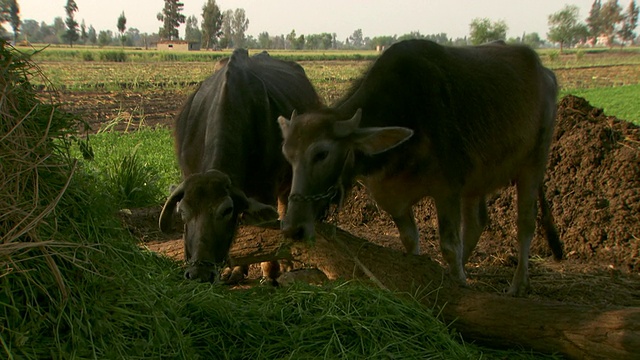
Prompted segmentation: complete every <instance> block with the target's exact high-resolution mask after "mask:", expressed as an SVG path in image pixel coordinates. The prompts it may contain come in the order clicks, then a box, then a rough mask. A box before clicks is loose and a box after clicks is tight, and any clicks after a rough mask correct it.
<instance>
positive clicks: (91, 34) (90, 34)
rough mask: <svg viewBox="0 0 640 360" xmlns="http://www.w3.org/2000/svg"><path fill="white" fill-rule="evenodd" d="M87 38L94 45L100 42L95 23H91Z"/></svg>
mask: <svg viewBox="0 0 640 360" xmlns="http://www.w3.org/2000/svg"><path fill="white" fill-rule="evenodd" d="M87 38H88V40H89V42H90V43H91V44H92V45H95V44H96V43H97V42H98V35H97V34H96V29H95V28H94V27H93V25H89V30H88V31H87Z"/></svg>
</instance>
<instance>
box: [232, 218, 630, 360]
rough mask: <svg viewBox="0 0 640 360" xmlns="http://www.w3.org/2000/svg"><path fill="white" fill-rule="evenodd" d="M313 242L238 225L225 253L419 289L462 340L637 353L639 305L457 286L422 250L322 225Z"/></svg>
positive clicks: (595, 355) (607, 355)
mask: <svg viewBox="0 0 640 360" xmlns="http://www.w3.org/2000/svg"><path fill="white" fill-rule="evenodd" d="M316 230H317V238H316V241H315V243H314V244H308V243H302V242H299V243H292V242H290V241H287V240H285V239H283V237H282V235H281V233H280V231H279V230H277V228H272V229H265V228H255V227H243V228H241V229H240V230H239V233H238V237H237V240H236V245H234V247H233V248H232V251H231V257H232V258H233V259H234V263H235V264H238V265H242V264H249V263H255V262H257V261H268V260H275V259H290V260H296V261H301V262H303V263H306V264H312V265H313V266H316V267H317V268H318V269H320V270H322V271H323V272H324V273H325V274H326V275H327V276H328V277H329V278H330V279H337V278H342V279H354V278H360V279H370V280H372V281H373V282H374V283H377V284H378V286H381V287H383V288H388V289H391V290H395V291H404V292H414V291H415V290H416V289H421V294H422V297H421V301H423V302H424V304H425V305H426V306H430V307H436V308H439V309H441V314H442V316H443V318H444V320H445V321H447V322H453V327H454V328H456V329H457V330H458V331H459V332H460V333H461V334H462V335H463V337H464V338H465V340H466V341H471V340H473V341H476V342H479V343H482V344H485V345H488V346H492V347H497V348H504V347H516V346H521V347H524V348H529V349H532V350H535V351H539V352H544V353H561V354H563V355H565V356H567V357H569V358H574V359H638V356H639V354H640V308H615V309H596V308H593V307H589V306H584V305H576V304H567V303H561V302H540V301H533V300H529V299H527V298H513V297H509V296H506V295H501V294H489V293H482V292H478V291H474V290H471V289H467V288H462V287H459V286H456V285H454V284H452V283H451V282H450V280H449V278H448V276H447V275H446V274H445V271H444V269H443V268H442V267H441V266H440V265H439V264H438V263H436V262H435V261H433V260H431V259H430V258H428V257H426V256H414V255H404V254H402V253H400V252H398V251H395V250H392V249H388V248H384V247H381V246H378V245H375V244H372V243H370V242H368V241H366V240H363V239H360V238H358V237H355V236H353V235H351V234H349V233H347V232H345V231H342V230H340V229H337V230H336V229H335V228H334V227H332V226H330V225H327V224H318V225H317V226H316Z"/></svg>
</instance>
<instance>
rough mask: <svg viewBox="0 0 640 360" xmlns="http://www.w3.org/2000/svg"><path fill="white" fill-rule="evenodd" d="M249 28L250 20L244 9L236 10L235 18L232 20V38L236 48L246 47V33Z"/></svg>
mask: <svg viewBox="0 0 640 360" xmlns="http://www.w3.org/2000/svg"><path fill="white" fill-rule="evenodd" d="M248 28H249V19H247V15H246V13H245V11H244V9H236V10H235V11H234V12H233V18H232V20H231V38H232V41H233V46H234V47H236V48H241V47H244V45H245V35H244V33H245V31H247V29H248Z"/></svg>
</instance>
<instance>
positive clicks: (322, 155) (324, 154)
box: [311, 150, 329, 164]
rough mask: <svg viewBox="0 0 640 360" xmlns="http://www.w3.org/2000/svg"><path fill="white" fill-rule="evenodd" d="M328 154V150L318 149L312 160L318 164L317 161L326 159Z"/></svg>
mask: <svg viewBox="0 0 640 360" xmlns="http://www.w3.org/2000/svg"><path fill="white" fill-rule="evenodd" d="M327 156H329V152H328V151H326V150H322V151H318V152H317V153H315V154H314V155H313V158H311V161H312V162H313V163H314V164H317V163H319V162H321V161H323V160H324V159H326V158H327Z"/></svg>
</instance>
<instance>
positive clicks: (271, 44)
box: [0, 0, 638, 50]
mask: <svg viewBox="0 0 640 360" xmlns="http://www.w3.org/2000/svg"><path fill="white" fill-rule="evenodd" d="M183 8H184V3H182V2H180V1H178V0H164V7H163V8H162V10H161V11H160V12H159V13H158V14H157V16H156V17H157V19H158V20H159V21H160V22H161V24H162V26H161V27H160V28H159V29H158V32H157V33H152V34H148V33H141V32H140V31H139V30H138V29H136V28H135V27H129V28H127V27H126V23H127V20H126V17H125V14H124V11H123V12H122V14H121V15H120V16H119V17H118V19H114V24H116V25H117V29H118V32H119V34H115V33H114V32H112V31H111V30H101V31H99V32H97V31H96V29H95V28H94V27H93V26H92V25H89V26H88V27H87V26H86V25H85V22H84V20H82V21H81V23H80V24H78V22H77V21H76V20H75V13H76V12H77V11H78V6H77V5H76V2H75V1H74V0H68V1H67V3H66V5H65V6H64V9H65V12H66V15H67V16H66V18H65V19H63V18H62V17H56V18H55V19H54V20H53V24H47V23H45V22H44V21H43V22H40V23H38V22H37V21H35V20H31V19H27V20H24V21H21V19H20V9H19V6H18V2H17V0H0V36H2V37H4V38H7V39H12V40H14V41H17V40H23V41H28V42H32V43H52V44H58V43H67V44H70V45H71V46H73V44H88V45H97V46H107V45H118V44H119V45H122V46H134V47H145V48H146V47H148V46H149V45H150V44H153V43H156V42H158V41H160V40H163V39H165V40H177V39H179V31H178V29H179V27H180V26H181V25H182V24H184V25H185V31H184V34H185V36H184V40H187V41H192V42H200V43H201V44H202V48H205V49H219V48H236V47H244V48H255V49H297V50H305V49H306V50H328V49H376V48H385V47H388V46H390V45H391V44H393V43H394V42H397V41H401V40H406V39H428V40H432V41H435V42H437V43H439V44H445V45H475V44H482V43H485V42H489V41H494V40H503V41H506V42H507V43H524V44H527V45H529V46H531V47H533V48H538V47H542V46H550V45H552V44H558V45H559V46H560V49H561V50H562V49H563V48H564V47H567V46H576V45H596V44H598V45H606V46H610V47H612V46H614V45H620V46H623V45H625V44H633V43H634V42H635V41H636V40H638V39H637V38H636V37H637V34H636V33H635V28H636V27H637V24H638V7H637V5H636V1H635V0H631V1H630V2H629V5H628V6H627V7H626V9H625V10H623V9H622V7H621V6H620V5H619V3H618V0H606V2H604V3H603V2H602V0H594V2H593V5H592V7H591V11H590V12H589V16H588V17H587V18H586V21H585V22H581V21H580V20H579V18H580V14H579V10H578V7H577V6H575V5H565V6H564V8H562V9H561V10H560V11H558V12H556V13H553V14H551V15H549V17H548V24H549V32H548V33H547V34H546V35H547V36H546V39H547V40H548V41H549V42H546V41H545V40H543V39H542V38H541V36H540V35H539V34H538V33H535V32H533V33H523V34H522V35H521V36H518V37H513V38H507V36H506V34H507V31H508V26H507V24H506V23H505V22H504V21H503V20H498V21H492V20H491V19H488V18H476V19H473V20H472V21H471V23H470V24H469V36H467V37H464V38H456V39H453V38H450V37H448V36H447V34H446V33H439V34H430V35H424V34H421V33H420V32H419V31H414V32H410V33H408V34H404V35H400V36H397V35H393V36H376V37H373V38H370V37H366V36H364V34H363V32H362V29H356V30H354V32H353V33H352V34H351V35H349V36H348V37H346V38H344V39H339V38H338V37H337V35H336V33H334V32H323V33H319V34H306V35H303V34H297V33H296V30H295V29H292V30H291V32H290V33H288V34H279V35H271V34H269V33H268V32H266V31H265V32H261V33H260V34H259V35H258V37H257V38H254V37H253V36H251V35H247V34H246V32H247V30H248V28H249V19H248V17H247V15H246V13H245V10H244V9H235V10H231V9H228V10H224V11H223V10H221V9H220V7H219V6H218V4H217V3H216V1H215V0H205V2H204V5H203V6H202V13H201V14H200V16H199V17H198V16H195V15H191V16H188V17H187V16H185V15H184V14H183V13H182V12H183ZM4 23H8V24H10V26H11V28H12V30H13V33H9V32H8V31H7V30H5V29H4V28H3V27H2V25H3V24H4Z"/></svg>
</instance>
